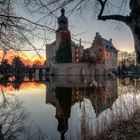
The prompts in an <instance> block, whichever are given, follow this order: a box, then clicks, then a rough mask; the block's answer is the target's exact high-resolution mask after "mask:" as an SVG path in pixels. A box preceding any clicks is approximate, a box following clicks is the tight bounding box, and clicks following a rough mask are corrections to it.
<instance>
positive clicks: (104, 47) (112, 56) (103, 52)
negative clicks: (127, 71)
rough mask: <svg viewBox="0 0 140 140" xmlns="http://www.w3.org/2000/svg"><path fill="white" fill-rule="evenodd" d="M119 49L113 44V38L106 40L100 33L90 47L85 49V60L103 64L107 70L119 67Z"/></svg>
mask: <svg viewBox="0 0 140 140" xmlns="http://www.w3.org/2000/svg"><path fill="white" fill-rule="evenodd" d="M117 52H118V51H117V49H116V48H115V47H114V45H113V44H112V39H110V40H106V39H104V38H103V37H102V36H101V35H100V34H99V33H96V36H95V38H94V40H93V44H92V46H91V47H90V48H88V49H85V50H84V55H83V60H84V61H88V62H94V63H95V64H96V65H98V64H102V65H103V67H104V69H105V70H106V71H109V70H112V69H114V70H116V69H117Z"/></svg>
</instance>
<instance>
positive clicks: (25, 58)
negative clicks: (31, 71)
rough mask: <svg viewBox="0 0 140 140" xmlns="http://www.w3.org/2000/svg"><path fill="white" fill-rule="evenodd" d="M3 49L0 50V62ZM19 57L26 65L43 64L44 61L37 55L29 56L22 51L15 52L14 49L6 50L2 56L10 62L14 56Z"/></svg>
mask: <svg viewBox="0 0 140 140" xmlns="http://www.w3.org/2000/svg"><path fill="white" fill-rule="evenodd" d="M3 54H4V53H3V51H1V50H0V62H1V61H2V59H3ZM17 56H18V57H19V58H20V59H21V61H22V62H23V63H24V64H25V65H28V66H32V65H33V64H35V65H43V64H44V63H45V59H43V58H42V60H41V58H40V57H39V56H34V57H32V56H29V55H27V54H25V53H23V52H17V51H14V50H9V51H7V52H6V55H5V57H4V60H5V59H6V60H8V62H9V63H10V64H11V63H12V60H13V59H14V57H17Z"/></svg>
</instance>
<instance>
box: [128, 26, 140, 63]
mask: <svg viewBox="0 0 140 140" xmlns="http://www.w3.org/2000/svg"><path fill="white" fill-rule="evenodd" d="M129 27H130V29H131V31H132V34H133V37H134V46H135V52H136V61H137V63H138V64H140V33H138V29H137V30H136V29H135V28H134V26H131V25H130V26H129ZM139 30H140V28H139Z"/></svg>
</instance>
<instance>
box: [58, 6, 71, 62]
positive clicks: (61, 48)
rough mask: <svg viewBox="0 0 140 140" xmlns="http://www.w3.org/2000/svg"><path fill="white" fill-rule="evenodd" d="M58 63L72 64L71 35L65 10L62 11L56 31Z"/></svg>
mask: <svg viewBox="0 0 140 140" xmlns="http://www.w3.org/2000/svg"><path fill="white" fill-rule="evenodd" d="M56 49H57V51H56V63H71V62H72V53H71V35H70V31H69V30H68V19H67V17H66V16H65V10H64V9H63V8H62V9H61V16H60V17H59V18H58V29H57V30H56Z"/></svg>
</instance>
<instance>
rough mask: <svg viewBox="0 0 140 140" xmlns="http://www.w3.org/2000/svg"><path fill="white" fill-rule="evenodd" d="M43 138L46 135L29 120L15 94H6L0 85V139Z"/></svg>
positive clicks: (25, 139) (27, 139)
mask: <svg viewBox="0 0 140 140" xmlns="http://www.w3.org/2000/svg"><path fill="white" fill-rule="evenodd" d="M36 138H37V140H45V139H46V138H47V135H46V134H44V133H43V132H42V131H41V129H40V128H39V127H38V126H37V125H35V122H34V121H32V120H30V118H29V113H26V111H25V109H24V107H23V104H22V102H20V101H19V100H18V99H17V97H16V96H15V95H13V94H12V95H11V94H6V93H4V91H3V87H2V86H1V94H0V140H34V139H36Z"/></svg>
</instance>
